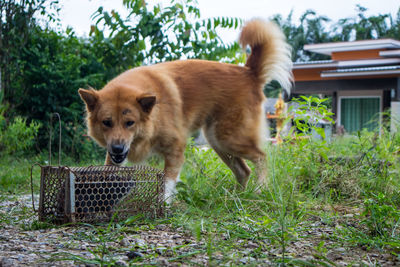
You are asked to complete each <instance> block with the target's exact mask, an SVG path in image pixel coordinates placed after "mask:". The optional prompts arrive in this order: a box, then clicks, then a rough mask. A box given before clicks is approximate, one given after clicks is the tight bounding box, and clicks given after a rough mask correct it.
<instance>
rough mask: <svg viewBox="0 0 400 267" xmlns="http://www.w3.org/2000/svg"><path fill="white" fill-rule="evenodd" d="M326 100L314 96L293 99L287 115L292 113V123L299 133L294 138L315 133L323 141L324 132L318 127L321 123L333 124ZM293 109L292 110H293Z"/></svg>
mask: <svg viewBox="0 0 400 267" xmlns="http://www.w3.org/2000/svg"><path fill="white" fill-rule="evenodd" d="M327 101H328V99H327V98H323V99H320V98H318V97H315V96H312V95H310V96H300V98H293V99H292V103H294V104H295V105H292V106H291V110H289V111H288V113H289V114H291V113H293V116H294V117H293V122H294V124H295V127H296V129H297V130H298V131H300V132H299V133H297V132H296V133H295V134H296V137H299V136H302V137H303V136H306V135H307V134H308V133H310V132H312V131H315V132H316V133H317V134H319V135H320V136H321V137H322V138H323V139H325V131H324V129H323V128H321V127H320V124H321V122H329V123H332V124H333V123H334V121H333V119H332V116H333V115H334V114H333V113H332V112H330V111H328V109H327V106H326V105H325V102H327ZM293 108H294V110H293Z"/></svg>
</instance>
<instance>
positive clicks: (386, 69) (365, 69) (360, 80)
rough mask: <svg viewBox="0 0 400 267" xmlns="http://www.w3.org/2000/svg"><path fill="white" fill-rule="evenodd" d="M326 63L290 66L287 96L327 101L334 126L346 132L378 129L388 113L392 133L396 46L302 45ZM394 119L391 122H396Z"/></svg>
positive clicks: (398, 88) (397, 109)
mask: <svg viewBox="0 0 400 267" xmlns="http://www.w3.org/2000/svg"><path fill="white" fill-rule="evenodd" d="M304 50H306V51H310V52H313V53H319V54H323V55H328V56H330V58H331V59H330V60H323V61H309V62H296V63H294V66H293V74H294V79H295V86H294V88H293V90H292V94H293V95H294V96H296V95H307V94H321V95H324V96H326V97H328V96H330V97H332V112H334V113H335V118H334V119H335V120H336V125H337V126H339V127H344V129H345V131H347V132H355V131H358V130H361V129H362V128H368V129H373V128H375V127H377V126H378V125H380V122H381V120H382V118H381V117H380V116H379V114H380V112H383V111H386V110H388V109H390V110H391V112H392V113H391V115H392V129H395V128H396V127H398V126H396V125H395V123H396V121H397V122H398V121H399V119H400V41H397V40H393V39H379V40H365V41H354V42H336V43H323V44H310V45H305V46H304ZM396 116H397V117H396Z"/></svg>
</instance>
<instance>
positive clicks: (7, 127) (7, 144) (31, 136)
mask: <svg viewBox="0 0 400 267" xmlns="http://www.w3.org/2000/svg"><path fill="white" fill-rule="evenodd" d="M40 127H41V124H40V123H38V122H35V121H32V122H31V123H29V124H27V120H26V119H25V118H22V117H19V116H18V117H15V118H14V119H13V121H12V122H11V123H8V124H7V123H6V122H5V118H4V117H3V115H1V114H0V152H1V153H3V154H6V155H7V154H16V155H18V154H20V153H22V152H31V151H30V150H31V149H32V147H33V145H34V141H35V138H36V136H37V134H38V131H39V128H40Z"/></svg>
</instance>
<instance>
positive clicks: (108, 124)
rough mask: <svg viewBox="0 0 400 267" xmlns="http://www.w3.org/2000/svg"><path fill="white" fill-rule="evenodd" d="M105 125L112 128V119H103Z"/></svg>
mask: <svg viewBox="0 0 400 267" xmlns="http://www.w3.org/2000/svg"><path fill="white" fill-rule="evenodd" d="M103 125H104V126H106V127H110V128H111V127H112V123H111V120H104V121H103Z"/></svg>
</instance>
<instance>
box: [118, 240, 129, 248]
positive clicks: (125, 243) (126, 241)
mask: <svg viewBox="0 0 400 267" xmlns="http://www.w3.org/2000/svg"><path fill="white" fill-rule="evenodd" d="M119 244H120V245H121V246H123V247H128V246H129V245H130V244H131V243H130V242H129V240H128V238H122V240H121V241H119Z"/></svg>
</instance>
